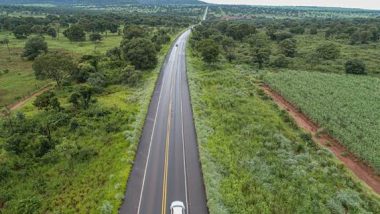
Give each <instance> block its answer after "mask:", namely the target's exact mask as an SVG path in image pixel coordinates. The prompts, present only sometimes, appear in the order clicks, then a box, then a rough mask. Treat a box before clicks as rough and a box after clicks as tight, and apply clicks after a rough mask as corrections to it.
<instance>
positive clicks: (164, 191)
mask: <svg viewBox="0 0 380 214" xmlns="http://www.w3.org/2000/svg"><path fill="white" fill-rule="evenodd" d="M177 53H178V49H176V50H175V54H174V59H173V61H174V62H173V64H172V66H171V70H170V75H171V76H170V77H171V85H170V92H169V96H170V97H169V113H168V123H167V128H166V143H165V162H164V178H163V183H162V204H161V214H166V197H167V189H168V170H169V169H168V166H169V148H170V131H171V130H170V129H171V115H172V102H173V86H174V85H175V82H176V78H175V76H174V77H173V75H175V73H174V74H173V71H174V69H175V64H176V62H177V61H178V60H175V59H176V55H178V54H177Z"/></svg>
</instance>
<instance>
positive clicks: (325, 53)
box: [315, 43, 340, 60]
mask: <svg viewBox="0 0 380 214" xmlns="http://www.w3.org/2000/svg"><path fill="white" fill-rule="evenodd" d="M315 52H316V54H317V56H318V57H319V58H321V59H325V60H334V59H337V58H338V57H339V55H340V49H339V47H338V46H337V45H335V44H334V43H324V44H322V45H320V46H318V47H317V49H316V50H315Z"/></svg>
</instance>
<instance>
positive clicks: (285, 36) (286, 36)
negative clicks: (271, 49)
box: [272, 31, 293, 42]
mask: <svg viewBox="0 0 380 214" xmlns="http://www.w3.org/2000/svg"><path fill="white" fill-rule="evenodd" d="M272 37H273V38H275V40H277V42H280V41H282V40H285V39H290V38H292V37H293V34H291V33H289V32H287V31H279V32H276V33H274V34H273V36H272Z"/></svg>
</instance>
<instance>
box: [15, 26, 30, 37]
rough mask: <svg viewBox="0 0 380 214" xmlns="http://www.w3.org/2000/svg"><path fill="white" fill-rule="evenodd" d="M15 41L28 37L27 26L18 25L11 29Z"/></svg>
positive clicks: (28, 28) (28, 30) (28, 29)
mask: <svg viewBox="0 0 380 214" xmlns="http://www.w3.org/2000/svg"><path fill="white" fill-rule="evenodd" d="M13 34H14V36H15V37H16V39H25V38H27V37H28V36H29V35H30V27H29V26H28V25H19V26H17V27H15V28H14V29H13Z"/></svg>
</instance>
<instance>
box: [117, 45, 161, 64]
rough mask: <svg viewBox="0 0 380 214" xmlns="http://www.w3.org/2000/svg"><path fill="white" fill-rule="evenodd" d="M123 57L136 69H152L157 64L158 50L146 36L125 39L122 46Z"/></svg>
mask: <svg viewBox="0 0 380 214" xmlns="http://www.w3.org/2000/svg"><path fill="white" fill-rule="evenodd" d="M121 49H122V52H123V57H124V59H125V60H126V61H129V62H130V63H131V64H132V65H134V66H135V69H142V70H145V69H151V68H154V67H155V66H156V65H157V56H156V55H157V51H156V48H155V46H154V44H153V43H152V42H151V41H150V40H148V39H145V38H133V39H131V40H124V41H123V42H122V46H121Z"/></svg>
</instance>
